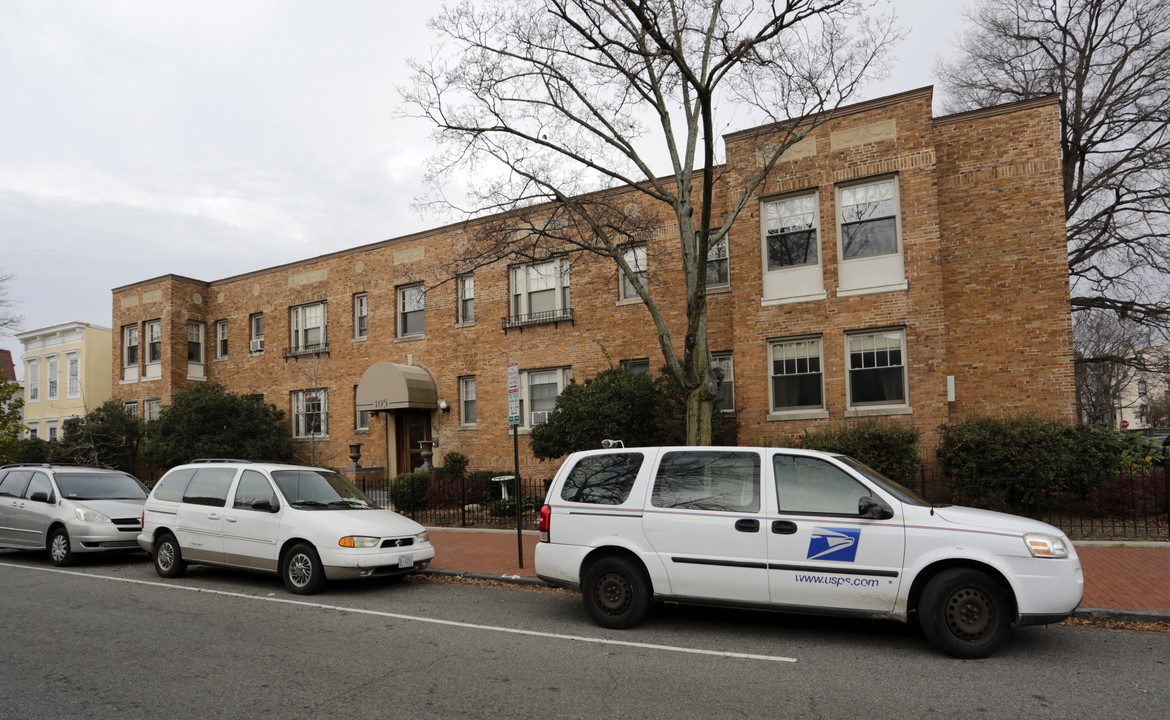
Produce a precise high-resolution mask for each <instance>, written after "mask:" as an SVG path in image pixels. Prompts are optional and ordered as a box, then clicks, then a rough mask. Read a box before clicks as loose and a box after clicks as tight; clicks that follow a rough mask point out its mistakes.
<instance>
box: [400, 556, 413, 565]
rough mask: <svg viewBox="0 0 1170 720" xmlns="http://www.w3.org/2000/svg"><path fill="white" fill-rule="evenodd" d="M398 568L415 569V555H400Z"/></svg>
mask: <svg viewBox="0 0 1170 720" xmlns="http://www.w3.org/2000/svg"><path fill="white" fill-rule="evenodd" d="M398 567H400V568H408V567H414V556H413V555H399V556H398Z"/></svg>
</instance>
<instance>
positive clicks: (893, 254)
mask: <svg viewBox="0 0 1170 720" xmlns="http://www.w3.org/2000/svg"><path fill="white" fill-rule="evenodd" d="M886 184H888V185H889V187H890V189H891V198H889V200H890V201H891V203H892V204H893V216H892V217H893V220H894V240H895V246H896V247H895V249H894V250H892V251H890V252H886V253H881V254H872V255H862V256H858V257H849V258H847V257H845V234H844V229H843V227H844V225H845V224H846V223H845V222H844V219H843V217H842V216H843V214H846V213H847V212H848V208H850V207H859V206H860V205H861V203H853V204H849V205H846V204H845V203H846V202H847V198H848V196H850V195H856V194H857V193H858V192H859V191H860V190H862V189H863V188H865V189H868V190H876V189H877V188H878V187H879V186H884V185H886ZM836 207H837V217H836V223H837V295H838V296H848V295H862V294H866V293H875V292H892V291H896V290H905V289H906V288H907V287H908V285H907V283H906V268H905V261H904V257H903V256H904V254H905V252H904V249H903V244H902V199H901V192H900V189H899V182H898V176H897V175H886V176H883V177H874V178H867V179H865V180H863V181H860V182H855V183H848V184H842V185H838V186H837V204H836ZM888 218H890V216H889V215H881V216H876V217H873V218H870V219H869V220H870V221H874V222H876V221H879V220H883V219H888ZM850 219H852V217H851V218H850Z"/></svg>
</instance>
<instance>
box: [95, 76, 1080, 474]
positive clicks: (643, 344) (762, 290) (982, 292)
mask: <svg viewBox="0 0 1170 720" xmlns="http://www.w3.org/2000/svg"><path fill="white" fill-rule="evenodd" d="M725 142H726V146H727V163H726V165H725V166H724V167H722V168H721V175H720V181H719V182H720V185H719V187H718V192H717V193H716V197H717V202H718V203H719V204H720V206H721V207H720V209H719V211H718V212H720V213H724V214H725V213H726V207H727V203H729V202H735V201H738V200H739V199H740V198H741V197H742V193H743V190H742V187H743V183H744V182H745V178H746V174H747V173H749V172H751V171H754V170H755V168H756V167H757V158H758V157H759V156H760V151H761V149H762V148H764V149H766V146H767V143H768V137H767V136H766V134H765V133H763V132H762V131H759V130H756V131H746V132H741V133H734V134H732V135H728V136H727V137H726V138H725ZM1059 143H1060V138H1059V107H1058V105H1057V103H1056V101H1055V100H1051V101H1041V102H1032V103H1024V104H1018V105H1015V106H1008V107H1004V108H999V109H994V110H992V111H983V112H980V113H968V114H966V115H961V116H953V117H947V118H933V117H932V115H931V92H930V89H929V88H926V89H922V90H916V91H912V92H909V93H904V94H902V95H898V96H893V97H890V98H883V99H881V100H876V101H872V102H868V103H864V104H861V105H856V106H852V107H850V108H847V109H845V110H843V111H841V112H839V113H838V115H837V117H835V118H834V119H833V120H831V121H829V122H828V123H826V124H825V125H822V126H820V127H819V128H817V129H816V130H815V131H814V132H813V133H812V134H811V135H810V138H809V139H806V140H805V141H803V142H802V143H801V144H800V145H798V146H796V147H794V148H793V149H792V150H791V151H790V152H789V153H788V154H787V155H786V159H785V162H782V163H780V164H778V165H777V166H776V168H774V170H773V172H772V173H771V175H770V177H769V178H768V180H767V181H766V183H765V185H764V186H763V187H762V188H761V189H760V190H759V192H757V193H756V196H758V197H751V198H749V200H748V202H747V204H746V206H745V209H744V211H743V212H742V214H741V215H740V217H739V218H738V219H737V221H736V222H735V224H734V226H733V228H732V232H731V235H730V238H729V245H728V256H729V275H730V284H729V287H728V288H726V289H720V290H717V291H715V292H713V293H712V294H711V296H710V330H709V336H710V347H711V350H712V351H713V352H725V353H730V355H731V358H732V363H733V368H734V378H735V379H734V392H735V407H736V410H737V414H736V418H737V422H738V438H739V441H740V442H741V443H745V444H746V443H754V442H760V441H775V440H778V439H780V438H783V437H790V436H793V435H797V434H799V433H801V432H803V431H804V429H806V428H811V427H815V426H817V425H823V424H826V423H835V422H838V423H839V422H841V421H843V420H845V419H847V418H852V417H861V416H870V415H877V416H891V417H894V418H896V419H899V420H902V421H906V422H912V423H914V424H915V425H917V426H918V427H919V428H920V429H921V430H922V431H923V444H922V447H923V454H924V460H926V461H928V462H929V461H930V460H931V459H932V457H933V448H934V445H935V442H936V441H937V429H938V427H939V425H941V424H943V423H946V422H950V421H954V420H958V419H961V418H963V417H967V416H970V415H973V414H988V413H991V414H995V413H1014V412H1028V413H1034V414H1042V415H1046V416H1051V417H1057V418H1060V419H1063V420H1071V419H1072V417H1073V405H1074V395H1073V374H1072V362H1071V358H1072V337H1071V329H1070V320H1069V309H1068V280H1067V269H1066V261H1065V246H1064V230H1063V214H1062V207H1063V204H1062V202H1061V195H1060V193H1061V181H1060V176H1061V173H1060V145H1059ZM857 183H861V185H857ZM854 188H860V189H856V190H853V189H854ZM874 188H876V190H874ZM878 190H880V191H881V192H886V193H889V192H891V191H892V192H893V193H894V204H895V206H896V213H897V218H896V219H897V228H898V233H897V238H898V248H897V252H896V253H893V254H889V253H887V254H883V255H880V256H873V257H869V256H864V257H858V258H856V259H854V258H852V257H851V258H849V259H848V261H847V262H841V261H839V258H840V257H843V253H846V252H849V251H846V250H843V249H842V247H841V243H840V242H839V237H841V236H842V233H841V232H840V231H839V229H838V227H839V222H840V217H839V216H840V212H839V208H838V205H844V204H845V203H844V202H843V201H842V200H841V199H840V198H855V197H871V196H869V195H865V193H868V192H877V191H878ZM849 193H853V194H849ZM790 197H799V198H802V200H801V202H805V203H814V204H815V208H816V216H817V226H818V227H817V235H816V241H817V246H818V253H817V258H816V262H815V263H814V264H805V265H803V266H801V267H797V268H787V267H785V268H782V269H781V270H779V271H776V272H772V271H766V270H765V264H764V263H765V260H764V256H765V246H764V243H763V241H762V240H761V233H762V230H761V222H762V221H761V214H762V213H763V212H764V210H763V207H764V206H763V204H762V202H761V201H764V202H767V201H771V200H773V199H781V200H785V199H787V198H790ZM883 197H885V196H883ZM631 200H633V201H638V202H641V203H642V204H643V205H644V204H645V201H644V200H641V199H639V198H633V197H631ZM718 216H719V215H718V214H717V216H716V217H718ZM891 222H892V221H891ZM463 231H464V229H463V228H462V227H460V226H448V227H443V228H437V229H435V230H431V231H427V232H423V233H418V234H415V235H410V236H406V237H402V238H398V239H395V240H389V241H385V242H381V243H375V244H372V245H366V246H362V247H357V248H353V249H352V250H348V251H344V252H338V253H334V254H331V255H326V256H322V257H318V258H312V259H310V260H306V261H303V262H299V263H294V264H291V265H285V266H280V267H274V268H269V269H266V270H261V271H257V272H254V273H249V274H247V275H241V276H237V277H231V278H226V279H223V280H216V281H213V282H201V281H197V280H192V279H189V278H182V277H178V276H166V277H162V278H155V279H152V280H146V281H143V282H140V283H135V284H133V285H128V286H125V287H121V288H116V289H115V290H114V298H113V316H114V320H113V326H114V332H115V340H114V344H115V347H114V368H115V370H114V375H115V377H114V394H115V395H116V396H119V397H122V398H124V399H126V400H137V401H139V405H140V406H143V403H144V402H145V401H147V400H154V399H157V400H160V401H162V402H163V403H166V402H169V399H170V397H171V396H172V395H173V393H175V392H178V391H181V390H183V389H185V388H188V387H190V386H191V385H192V384H194V383H196V382H202V381H203V380H202V379H200V376H202V378H206V380H209V381H213V382H218V383H220V384H222V385H224V386H226V387H227V388H228V389H230V390H231V391H233V392H237V393H241V394H262V395H263V396H264V400H265V401H266V402H270V403H274V404H276V405H277V406H278V407H280V408H283V409H284V410H285V411H286V412H291V410H292V407H293V405H292V402H293V401H292V393H294V392H296V391H302V390H309V389H314V388H325V389H327V390H328V416H327V417H328V433H327V439H319V440H316V441H314V442H312V443H310V442H309V441H307V440H304V441H300V449H301V451H302V452H301V455H302V456H303V457H305V458H306V459H307V458H308V456H309V452H310V447H311V449H312V451H313V452H314V453H315V455H316V462H317V463H318V464H325V465H330V466H333V467H348V466H350V465H351V464H352V463H351V462H350V461H349V459H348V445H349V444H350V443H354V442H360V443H362V451H361V452H362V459H361V464H362V466H363V467H381V468H387V469H389V470H391V471H395V470H398V469H399V468H398V466H397V459H396V453H395V452H394V448H395V446H396V444H397V443H398V441H397V439H396V438H397V435H396V430H395V429H396V428H397V427H398V425H399V424H401V423H402V422H403V421H404V419H405V418H404V417H403V416H400V415H398V414H396V413H390V414H387V413H377V414H375V415H374V416H373V417H372V419H371V420H370V423H369V425H370V428H369V431H368V432H364V431H361V432H359V431H356V430H355V423H356V415H357V414H356V411H355V408H354V402H355V387H356V386H357V385H358V383H359V380H360V379H361V377H362V374H363V373H364V372H365V371H366V369H367V368H369V367H370V366H371V365H372V364H373V363H376V362H379V361H389V362H393V363H400V364H403V365H418V366H421V367H423V368H424V369H426V370H427V372H428V373H429V374H430V375H431V377H432V378H433V379H434V382H435V388H436V390H437V398H438V399H441V400H445V401H446V403H447V404H448V405H449V407H450V410H449V411H447V412H444V411H440V410H437V409H436V410H431V411H428V412H426V413H425V414H424V415H419V416H418V417H420V418H423V422H425V423H427V424H429V426H430V428H431V430H432V435H433V438H434V439H435V440H436V446H435V460H436V463H438V462H440V461H441V460H440V459H441V457H442V455H443V453H445V452H449V451H452V450H457V451H459V452H462V453H464V454H465V455H467V456H468V457H469V458H470V460H471V463H472V466H473V467H479V468H493V469H497V468H507V467H510V466H511V464H512V460H511V455H512V450H511V448H512V443H511V440H510V438H509V436H508V433H509V429H508V426H507V425H506V418H507V390H506V366H507V363H508V362H509V361H510V360H515V361H517V362H519V363H520V366H521V369H522V370H524V371H527V370H538V369H546V368H547V369H551V368H571V372H572V376H573V377H574V378H576V379H578V380H580V379H583V378H587V377H589V376H591V375H593V374H595V373H596V372H598V371H599V370H601V369H603V368H604V367H607V366H608V364H609V363H610V362H611V361H613V362H617V361H618V360H622V359H631V358H647V357H648V358H650V364H651V367H652V368H655V369H657V368H658V367H659V366H660V365H661V364H662V362H661V359H660V358H661V353H660V350H659V348H658V346H657V340H656V336H655V333H654V331H653V326H652V323H651V320H650V318H649V315H648V313H647V311H646V309H645V307H644V306H643V305H641V304H640V303H638V302H634V303H630V302H620V301H619V283H618V277H617V274H616V269H615V267H614V266H613V264H612V263H611V262H606V261H602V260H599V259H592V260H589V261H582V262H577V263H575V264H574V266H573V269H572V276H571V307H572V312H573V320H572V321H571V322H565V321H560V322H557V323H556V324H555V325H554V324H552V323H545V324H535V325H531V326H526V327H524V328H523V329H522V330H520V329H510V330H508V331H507V332H506V333H505V332H504V331H503V329H502V325H501V319H502V318H504V317H506V316H508V315H509V314H510V306H509V292H510V291H509V287H510V286H509V283H510V279H509V269H508V265H507V263H504V262H501V263H497V264H495V265H492V266H489V267H486V268H481V269H479V270H477V271H476V272H475V274H474V279H475V301H474V304H475V316H476V320H475V322H473V323H459V322H457V319H458V318H457V283H455V282H453V281H452V278H451V277H450V269H449V268H450V262H451V261H452V260H453V259H454V258H455V256H456V254H457V253H458V251H459V248H460V246H461V233H462V232H463ZM676 247H677V237H672V234H671V228H670V227H669V226H666V227H664V228H663V231H662V232H660V233H658V234H657V235H656V236H655V239H654V240H653V241H652V242H651V245H650V247H649V250H648V278H649V284H650V286H651V288H652V290H651V292H652V293H655V294H656V295H657V298H658V302H659V304H660V305H661V307H662V308H663V310H664V312H665V313H666V316H667V318H668V321H669V323H670V325H671V329H672V332H673V333H674V337H675V338H676V340H678V341H679V342H681V339H682V332H683V327H684V325H683V320H684V305H683V302H682V300H683V291H682V286H683V283H682V282H681V281H680V279H679V278H678V273H679V269H678V268H679V263H678V261H677V255H676V253H677V249H676ZM418 282H421V283H425V284H426V285H427V286H428V287H429V288H430V289H429V290H428V292H427V295H426V309H425V334H422V335H415V336H409V337H399V330H398V325H399V318H398V309H399V307H398V306H399V289H400V288H401V287H402V286H404V285H409V284H412V283H418ZM440 283H441V284H440ZM806 286H807V288H809V291H808V294H806V295H801V294H800V293H798V292H797V288H805V287H806ZM664 289H669V290H668V292H665V293H664V292H663V290H664ZM800 292H804V291H803V290H801V291H800ZM359 293H364V294H365V295H366V300H367V303H368V315H367V322H368V334H367V337H365V338H362V339H358V338H355V315H354V297H355V295H356V294H359ZM794 298H795V299H794ZM321 302H323V303H324V304H325V308H326V333H327V338H326V339H327V343H328V352H327V353H309V354H304V355H299V356H295V357H290V358H285V357H283V355H284V349H285V348H289V347H291V346H293V345H295V344H296V342H294V340H293V339H292V338H293V336H292V328H291V327H290V323H291V322H292V319H291V317H292V313H291V310H290V309H291V308H294V307H298V306H304V305H308V304H315V303H321ZM256 313H263V316H264V342H265V346H264V350H263V352H250V351H249V341H250V340H251V321H250V318H251V316H253V315H254V314H256ZM155 319H158V320H161V321H162V322H161V326H162V358H161V363H160V364H161V366H162V372H161V376H160V377H159V378H158V379H148V377H147V376H148V375H149V373H148V372H147V368H146V364H147V361H148V359H149V358H148V348H147V347H146V343H147V338H146V332H147V331H146V323H148V322H150V321H153V320H155ZM220 321H226V323H227V353H226V355H224V356H223V357H217V355H218V354H219V353H218V352H217V351H218V349H219V348H218V346H217V342H216V341H217V337H216V328H217V323H218V322H220ZM189 322H194V323H201V324H202V327H203V328H204V329H203V333H204V336H203V343H202V353H203V356H204V357H203V360H204V362H203V363H202V365H201V367H198V366H193V367H189V364H188V362H187V361H186V360H187V326H188V323H189ZM130 326H132V327H135V328H137V332H138V334H139V341H138V342H139V347H138V362H137V363H131V364H130V365H131V369H128V368H127V364H126V362H125V358H124V355H123V353H124V349H125V346H126V339H125V330H124V328H126V327H130ZM863 335H864V336H867V337H861V336H863ZM870 335H872V336H874V337H876V338H878V343H879V345H880V344H881V342H886V343H887V344H889V343H895V342H896V341H897V340H898V339H899V338H900V339H901V342H902V349H901V350H900V351H899V352H897V353H896V354H895V353H890V354H888V355H887V354H882V353H884V352H885V351H882V350H878V351H874V352H869V353H868V354H863V353H862V352H861V348H863V347H871V345H866V343H867V342H871V339H870V338H869V337H868V336H870ZM799 340H812V341H814V342H813V345H802V346H801V347H802V348H806V349H807V348H808V347H812V346H817V347H819V349H820V350H819V352H820V358H819V360H820V363H821V365H822V368H823V369H822V371H821V377H820V380H821V383H822V387H823V394H822V403H821V407H820V408H813V409H811V410H810V409H809V408H807V407H806V408H804V409H801V410H798V411H795V412H793V411H790V410H787V409H783V408H781V409H780V410H777V408H774V407H773V400H774V399H775V398H774V396H773V394H772V390H771V386H770V376H771V373H772V371H773V369H774V367H775V366H774V365H773V363H772V357H771V355H770V352H771V351H770V349H769V348H770V344H771V343H780V344H781V345H782V346H785V347H786V345H785V343H790V342H793V341H799ZM851 343H852V344H851ZM891 347H892V346H891ZM851 348H852V351H851ZM851 352H852V354H851ZM875 352H876V353H877V354H875ZM895 355H896V357H898V358H899V359H900V360H899V361H901V362H903V363H904V367H905V372H904V377H905V386H904V387H903V388H902V390H901V393H902V395H903V398H902V401H900V402H896V403H892V404H890V403H885V404H883V403H876V404H875V403H872V402H852V401H851V400H850V397H851V396H850V392H854V391H855V392H862V391H863V388H861V387H860V386H852V385H850V377H851V375H850V373H851V370H850V368H849V362H850V358H854V359H857V358H861V357H866V358H874V357H877V358H880V359H879V360H877V362H878V363H879V364H880V363H882V362H891V363H892V362H894V360H890V358H894V357H895ZM858 362H860V360H858ZM865 362H869V360H866V361H865ZM197 365H198V364H197ZM891 373H893V371H892V370H889V369H887V371H886V372H885V374H884V375H882V380H881V381H880V382H879V383H878V385H879V386H880V387H882V390H883V391H887V388H886V387H885V386H884V385H881V383H882V382H884V383H887V384H888V383H889V382H891V379H892V378H893V377H894V374H891ZM467 376H474V378H475V380H476V406H477V408H476V409H477V417H478V422H477V424H476V425H475V426H474V427H466V426H464V425H462V424H461V422H460V412H461V405H460V402H459V400H460V386H459V378H461V377H467ZM948 378H953V386H954V393H955V394H954V400H953V401H950V400H948ZM810 382H813V381H810ZM814 384H815V382H814ZM851 387H856V390H853V391H851V390H850V388H851ZM871 390H872V388H871ZM865 391H866V392H869V391H870V390H865ZM526 445H527V443H526V441H525V439H524V438H523V437H522V438H521V458H522V459H521V462H522V465H523V468H522V473H523V474H524V475H525V476H526V477H527V476H533V477H542V476H551V474H552V472H553V471H554V467H553V465H551V464H549V465H548V466H539V464H538V463H535V462H534V461H533V460H532V459H531V457H530V455H529V454H528V453H527V449H526Z"/></svg>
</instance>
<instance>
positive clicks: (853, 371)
mask: <svg viewBox="0 0 1170 720" xmlns="http://www.w3.org/2000/svg"><path fill="white" fill-rule="evenodd" d="M845 341H846V344H847V350H848V355H849V363H848V368H849V370H848V372H849V383H848V388H849V407H851V408H856V407H865V406H881V405H905V404H906V333H905V332H903V331H902V330H887V331H883V332H874V333H861V334H855V335H847V336H846V339H845Z"/></svg>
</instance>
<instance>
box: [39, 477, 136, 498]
mask: <svg viewBox="0 0 1170 720" xmlns="http://www.w3.org/2000/svg"><path fill="white" fill-rule="evenodd" d="M56 479H57V488H58V489H59V490H60V491H61V497H64V498H68V499H70V500H142V499H145V498H146V488H144V487H142V484H141V483H140V482H138V481H137V480H135V479H134V478H132V477H130V476H129V475H125V474H123V473H113V472H112V473H69V472H58V473H57V474H56Z"/></svg>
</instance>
